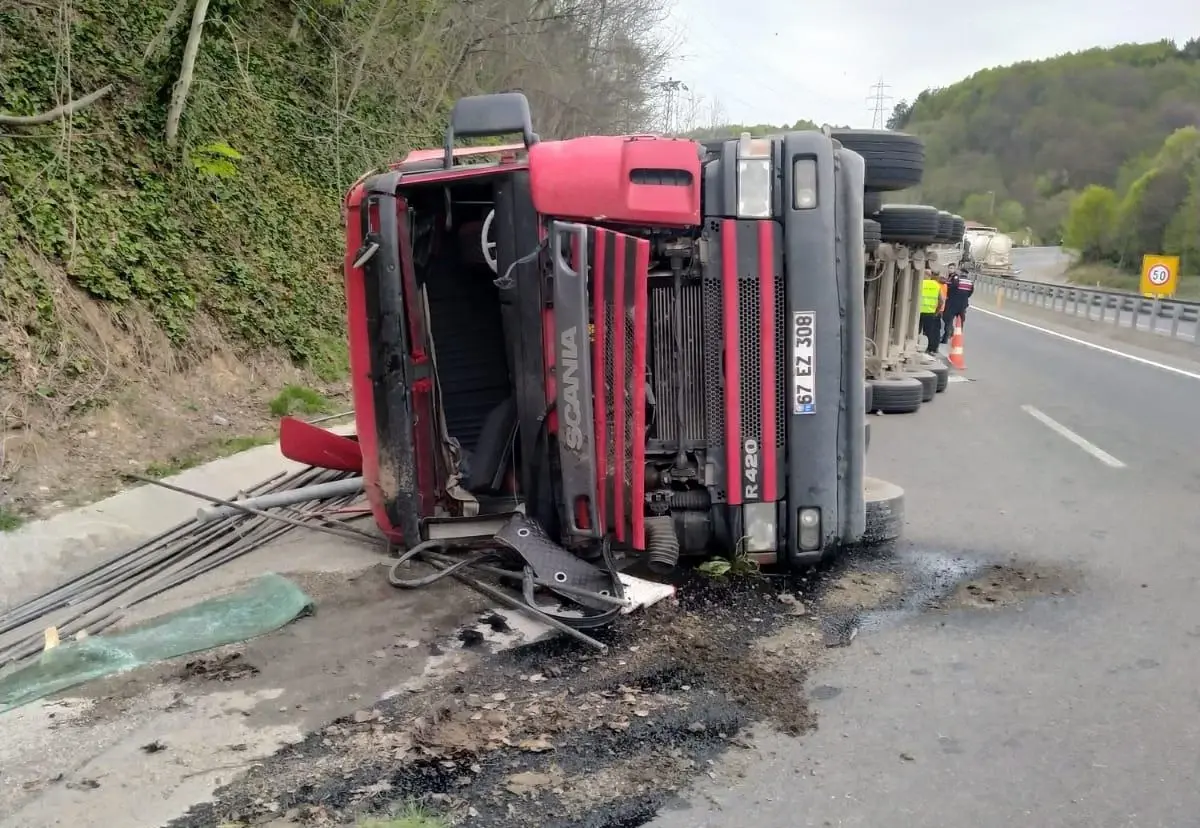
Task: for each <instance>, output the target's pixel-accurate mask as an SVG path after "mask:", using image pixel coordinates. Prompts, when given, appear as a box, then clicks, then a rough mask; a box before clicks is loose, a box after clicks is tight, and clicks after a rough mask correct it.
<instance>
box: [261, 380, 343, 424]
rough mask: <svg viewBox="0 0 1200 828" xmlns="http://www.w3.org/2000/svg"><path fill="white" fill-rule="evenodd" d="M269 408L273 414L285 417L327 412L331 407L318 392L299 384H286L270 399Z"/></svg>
mask: <svg viewBox="0 0 1200 828" xmlns="http://www.w3.org/2000/svg"><path fill="white" fill-rule="evenodd" d="M270 409H271V413H272V414H273V415H274V416H276V417H286V416H288V415H290V414H310V415H311V414H328V413H329V412H330V411H331V410H332V407H331V404H330V402H329V400H328V399H326V398H325V397H324V396H323V395H322V394H321V393H320V392H318V391H314V390H313V389H311V388H305V387H304V386H301V385H288V386H285V387H284V389H283V390H282V391H280V392H279V395H278V396H277V397H275V399H273V400H271V405H270Z"/></svg>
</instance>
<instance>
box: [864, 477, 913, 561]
mask: <svg viewBox="0 0 1200 828" xmlns="http://www.w3.org/2000/svg"><path fill="white" fill-rule="evenodd" d="M863 502H864V504H865V506H866V513H867V525H866V531H865V532H863V539H862V542H863V545H864V546H873V545H875V544H880V543H890V542H891V541H894V540H897V539H899V537H900V535H901V533H902V532H903V531H904V489H901V488H900V487H899V486H897V485H895V484H894V483H888V482H887V481H886V480H879V479H878V478H875V477H867V478H865V479H864V480H863Z"/></svg>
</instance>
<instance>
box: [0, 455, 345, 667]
mask: <svg viewBox="0 0 1200 828" xmlns="http://www.w3.org/2000/svg"><path fill="white" fill-rule="evenodd" d="M355 476H356V475H353V474H350V473H347V472H340V471H329V470H327V469H319V468H315V467H308V468H305V469H302V470H300V471H298V472H295V473H293V474H284V473H280V474H277V475H275V476H274V477H271V478H269V479H267V480H264V481H262V482H261V483H259V484H257V485H255V486H253V487H251V488H250V489H247V490H246V491H245V492H241V493H239V497H238V498H231V500H232V501H233V503H235V504H236V503H238V502H239V501H240V500H243V499H244V498H257V497H261V496H263V495H268V494H278V493H282V492H286V491H292V490H297V489H301V488H305V487H309V486H315V485H318V484H324V483H331V482H333V481H336V480H345V479H347V478H351V477H355ZM318 491H319V490H318ZM357 498H358V494H357V493H353V494H347V495H340V496H333V497H325V498H324V499H319V500H312V501H308V502H303V503H297V504H290V505H287V506H278V507H274V508H270V509H269V511H267V510H258V511H256V512H253V511H244V512H237V513H235V514H232V515H228V516H223V517H217V518H216V519H213V518H212V517H211V516H210V517H209V518H208V519H206V520H205V519H201V518H200V517H198V518H196V519H193V520H189V521H185V522H183V523H180V524H178V525H176V526H173V527H171V528H170V529H168V530H166V531H165V532H162V533H160V534H158V535H155V536H154V537H152V538H150V539H149V540H146V541H144V542H142V543H140V544H138V545H137V546H134V547H133V548H131V549H128V550H126V551H124V552H122V553H121V554H119V555H116V556H115V557H113V558H110V559H108V560H106V561H104V562H103V563H101V564H99V565H98V566H95V567H93V568H92V569H90V570H88V571H87V572H84V573H82V574H80V575H77V576H75V577H74V578H71V579H70V580H68V581H65V582H64V583H62V584H60V585H59V586H57V587H54V588H53V589H51V590H48V591H47V592H44V593H42V594H41V595H38V596H36V597H34V598H31V599H29V600H27V601H24V602H23V603H20V604H17V605H16V606H13V607H10V608H9V609H8V610H7V611H6V612H4V613H3V614H0V669H2V668H4V667H5V666H7V665H9V664H11V663H13V662H16V661H20V660H23V659H25V658H28V657H30V656H33V655H36V654H37V653H38V652H40V651H41V649H42V647H43V636H44V631H45V630H46V629H47V628H49V627H56V628H57V629H58V633H59V636H60V637H61V638H63V639H66V638H67V637H69V636H77V635H78V634H80V633H85V634H87V635H92V634H95V633H98V632H100V631H102V630H104V629H107V628H108V627H111V626H112V625H113V624H116V623H117V622H118V621H120V620H121V619H122V617H123V615H124V612H125V610H128V609H129V608H131V607H134V606H136V605H138V604H140V603H142V602H143V601H147V600H149V599H151V598H154V597H155V596H158V595H161V594H162V593H164V592H166V591H167V590H170V589H174V588H175V587H178V586H180V585H181V584H184V583H187V582H188V581H190V580H192V579H193V578H196V577H197V576H199V575H202V574H204V573H206V572H210V571H212V570H213V569H216V568H217V567H219V566H222V565H224V564H226V563H229V562H230V561H233V560H236V559H237V558H240V557H242V556H243V555H246V554H247V553H249V552H253V551H254V550H256V549H259V548H261V547H262V546H264V545H265V544H267V543H269V542H270V541H272V540H274V539H275V538H277V537H279V536H280V535H282V534H283V533H284V532H287V531H288V530H289V529H291V528H292V526H294V525H295V522H296V521H303V522H304V523H306V524H311V525H312V528H314V529H324V530H326V531H331V532H333V531H337V532H350V531H354V530H352V529H351V528H350V527H348V526H345V524H344V523H343V522H342V521H340V520H337V519H336V518H335V517H332V516H331V513H336V511H337V510H338V509H342V508H344V507H346V506H349V505H350V504H351V503H352V502H354V501H355V500H356V499H357ZM213 500H214V501H216V502H218V503H226V501H220V500H217V499H215V498H214V499H213ZM226 508H227V509H228V508H229V507H228V506H227V507H226ZM284 521H290V522H284ZM335 527H338V528H335Z"/></svg>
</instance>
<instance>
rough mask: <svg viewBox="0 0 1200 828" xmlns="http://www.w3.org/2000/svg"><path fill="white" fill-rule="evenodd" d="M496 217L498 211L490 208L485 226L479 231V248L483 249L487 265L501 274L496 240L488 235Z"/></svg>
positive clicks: (494, 271)
mask: <svg viewBox="0 0 1200 828" xmlns="http://www.w3.org/2000/svg"><path fill="white" fill-rule="evenodd" d="M494 218H496V211H495V210H494V209H493V210H489V211H488V214H487V218H485V219H484V220H483V228H482V229H481V230H480V231H479V249H480V250H481V251H483V260H484V261H485V262H487V266H488V267H490V268H491V269H492V273H495V274H497V275H499V274H500V265H499V263H498V262H497V261H496V240H495V239H492V240H491V241H488V236H489V235H491V232H492V220H493V219H494Z"/></svg>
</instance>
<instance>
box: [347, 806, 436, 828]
mask: <svg viewBox="0 0 1200 828" xmlns="http://www.w3.org/2000/svg"><path fill="white" fill-rule="evenodd" d="M358 828H447V823H446V821H445V820H443V819H441V818H440V817H437V816H435V815H434V814H431V813H430V812H429V811H427V810H425V809H424V808H422V807H420V806H419V805H417V804H415V803H408V804H405V805H403V806H401V807H400V809H399V810H398V811H397V812H396V813H394V814H393V815H392V816H390V817H387V818H379V819H368V820H366V821H364V822H359V823H358Z"/></svg>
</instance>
